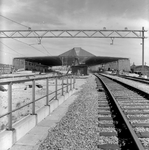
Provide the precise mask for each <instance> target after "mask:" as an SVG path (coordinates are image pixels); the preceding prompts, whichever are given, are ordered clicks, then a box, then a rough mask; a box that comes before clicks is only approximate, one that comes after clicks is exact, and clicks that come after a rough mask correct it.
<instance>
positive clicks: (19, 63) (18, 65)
mask: <svg viewBox="0 0 149 150" xmlns="http://www.w3.org/2000/svg"><path fill="white" fill-rule="evenodd" d="M13 66H14V68H15V70H18V69H25V60H24V59H17V58H14V59H13Z"/></svg>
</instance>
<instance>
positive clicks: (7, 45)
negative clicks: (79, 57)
mask: <svg viewBox="0 0 149 150" xmlns="http://www.w3.org/2000/svg"><path fill="white" fill-rule="evenodd" d="M5 17H6V18H8V19H6V18H5ZM9 19H10V20H13V21H15V22H17V23H20V24H22V25H20V24H17V23H15V22H13V21H10V20H9ZM23 25H24V26H23ZM27 27H31V29H39V30H41V29H103V28H104V27H106V29H109V30H117V29H120V30H124V29H125V27H127V28H128V29H130V30H142V27H144V28H145V30H149V1H148V0H0V30H21V29H22V30H27V29H28V28H27ZM145 36H146V37H149V31H147V32H146V33H145ZM141 42H142V40H141V39H114V43H113V45H110V43H111V39H104V38H102V39H87V38H86V39H83V38H82V39H80V38H79V39H71V38H69V39H64V38H63V39H62V38H60V39H46V38H45V39H44V38H43V39H42V40H41V44H38V39H37V38H35V39H29V38H28V39H27V38H26V39H16V40H14V39H4V38H0V63H5V64H12V60H13V58H14V57H29V56H56V55H59V54H61V53H63V52H65V51H68V50H70V49H72V48H73V47H81V48H82V49H84V50H86V51H88V52H90V53H92V54H94V55H96V56H109V57H124V58H129V59H130V62H131V64H132V63H135V65H141V64H142V45H141ZM29 44H31V45H29ZM144 62H145V64H146V65H149V38H146V39H145V51H144Z"/></svg>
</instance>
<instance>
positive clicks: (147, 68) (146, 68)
mask: <svg viewBox="0 0 149 150" xmlns="http://www.w3.org/2000/svg"><path fill="white" fill-rule="evenodd" d="M131 70H132V72H134V73H138V74H141V73H142V65H139V66H135V65H133V66H131ZM144 75H147V76H148V77H149V66H146V65H144Z"/></svg>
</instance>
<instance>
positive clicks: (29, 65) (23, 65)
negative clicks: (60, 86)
mask: <svg viewBox="0 0 149 150" xmlns="http://www.w3.org/2000/svg"><path fill="white" fill-rule="evenodd" d="M13 66H14V68H15V70H18V69H24V70H32V71H41V72H46V71H47V70H48V66H45V65H42V64H38V63H36V62H29V61H26V60H25V59H17V58H14V60H13Z"/></svg>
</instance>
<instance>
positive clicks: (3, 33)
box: [0, 27, 147, 73]
mask: <svg viewBox="0 0 149 150" xmlns="http://www.w3.org/2000/svg"><path fill="white" fill-rule="evenodd" d="M144 32H147V31H146V30H144V27H142V30H128V29H125V30H106V29H103V30H31V29H30V28H29V29H28V30H0V38H38V39H39V42H41V39H42V38H111V40H112V43H113V39H114V38H135V39H142V72H143V73H144V39H145V38H146V37H145V35H144Z"/></svg>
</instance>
